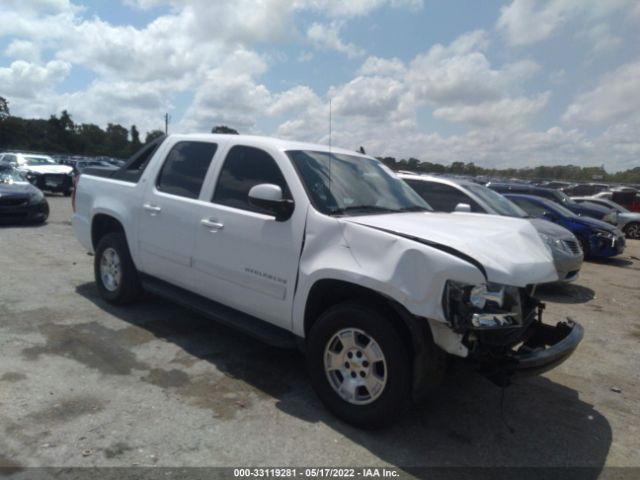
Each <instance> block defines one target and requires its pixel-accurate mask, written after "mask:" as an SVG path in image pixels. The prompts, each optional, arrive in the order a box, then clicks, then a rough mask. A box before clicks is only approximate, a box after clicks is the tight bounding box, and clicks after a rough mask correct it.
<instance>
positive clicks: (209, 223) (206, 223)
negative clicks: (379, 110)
mask: <svg viewBox="0 0 640 480" xmlns="http://www.w3.org/2000/svg"><path fill="white" fill-rule="evenodd" d="M200 225H202V226H203V227H205V228H208V229H210V230H211V231H212V232H217V231H218V230H222V229H223V228H224V224H222V223H220V222H217V221H216V220H214V219H212V218H203V219H202V220H200Z"/></svg>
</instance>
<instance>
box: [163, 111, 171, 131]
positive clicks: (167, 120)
mask: <svg viewBox="0 0 640 480" xmlns="http://www.w3.org/2000/svg"><path fill="white" fill-rule="evenodd" d="M169 120H171V116H170V115H169V114H168V113H165V114H164V134H165V135H169Z"/></svg>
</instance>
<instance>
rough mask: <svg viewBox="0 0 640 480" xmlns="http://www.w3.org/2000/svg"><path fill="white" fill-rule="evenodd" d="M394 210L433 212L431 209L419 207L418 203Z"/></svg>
mask: <svg viewBox="0 0 640 480" xmlns="http://www.w3.org/2000/svg"><path fill="white" fill-rule="evenodd" d="M395 211H396V212H433V210H432V209H428V208H426V207H421V206H419V205H413V206H411V207H402V208H399V209H398V210H395Z"/></svg>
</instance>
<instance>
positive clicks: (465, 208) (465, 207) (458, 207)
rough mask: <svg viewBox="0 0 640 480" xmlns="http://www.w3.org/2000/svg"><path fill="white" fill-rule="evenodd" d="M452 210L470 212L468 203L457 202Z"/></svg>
mask: <svg viewBox="0 0 640 480" xmlns="http://www.w3.org/2000/svg"><path fill="white" fill-rule="evenodd" d="M453 211H454V212H466V213H469V212H471V205H469V204H468V203H459V204H457V205H456V208H454V209H453Z"/></svg>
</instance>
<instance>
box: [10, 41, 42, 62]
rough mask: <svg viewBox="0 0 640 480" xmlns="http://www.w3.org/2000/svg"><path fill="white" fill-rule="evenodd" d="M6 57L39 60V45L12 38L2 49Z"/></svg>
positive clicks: (30, 60) (31, 60)
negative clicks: (4, 48)
mask: <svg viewBox="0 0 640 480" xmlns="http://www.w3.org/2000/svg"><path fill="white" fill-rule="evenodd" d="M4 54H5V55H6V56H7V57H11V58H16V59H19V60H26V61H29V62H39V61H40V47H39V46H38V45H36V44H35V43H33V42H30V41H28V40H13V41H12V42H11V43H10V44H9V45H8V46H7V48H6V50H5V51H4Z"/></svg>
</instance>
